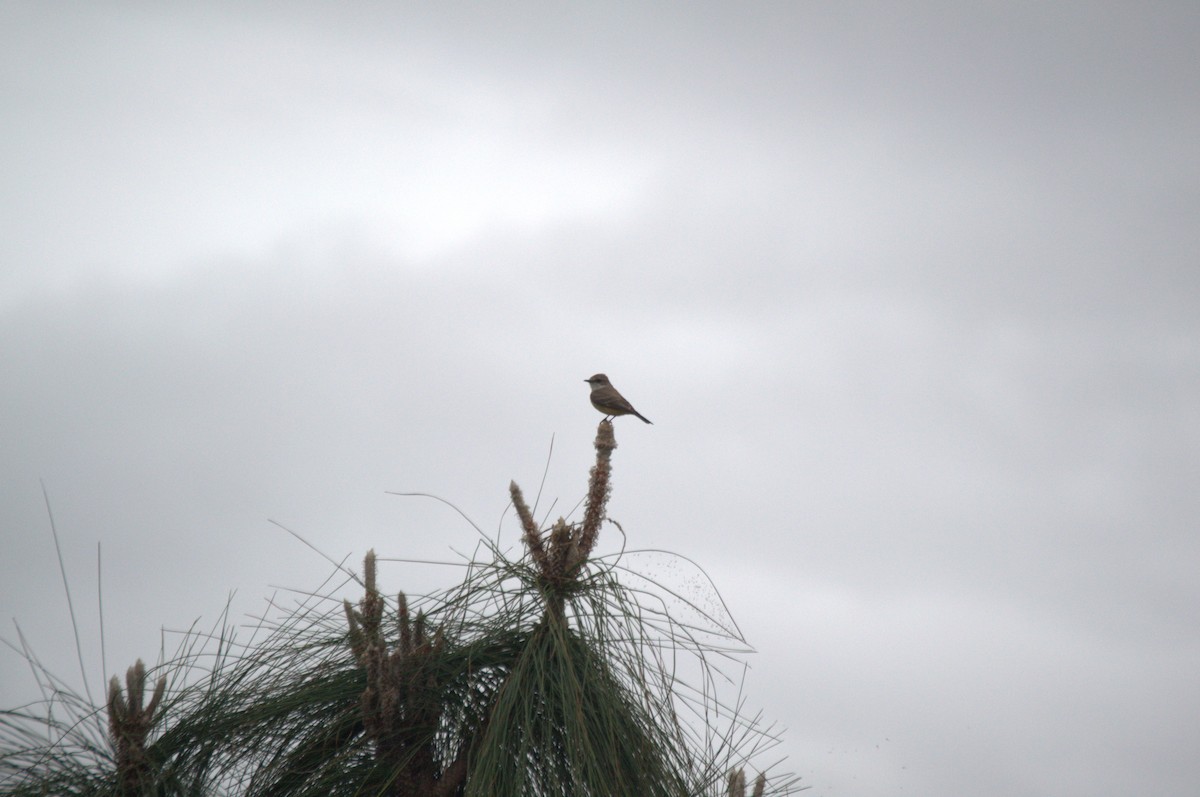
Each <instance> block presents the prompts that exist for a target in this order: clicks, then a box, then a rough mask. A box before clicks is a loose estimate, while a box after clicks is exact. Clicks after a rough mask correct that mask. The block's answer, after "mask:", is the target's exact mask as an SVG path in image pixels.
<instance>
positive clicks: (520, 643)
mask: <svg viewBox="0 0 1200 797" xmlns="http://www.w3.org/2000/svg"><path fill="white" fill-rule="evenodd" d="M595 448H596V452H597V456H596V464H595V466H594V467H593V468H592V471H591V474H590V478H589V480H588V493H587V498H586V499H585V507H584V512H583V518H582V520H580V521H578V522H568V521H566V520H564V519H559V520H557V521H556V522H555V523H553V524H552V525H550V527H549V528H545V529H543V528H541V527H539V526H538V524H537V523H536V522H535V521H534V517H533V512H532V511H531V510H530V508H529V506H528V505H527V504H526V502H525V499H524V497H523V495H522V493H521V490H520V488H518V487H517V485H516V484H515V483H514V484H512V485H511V487H510V496H511V499H512V503H513V507H514V508H515V510H516V515H517V518H518V519H519V522H520V525H521V535H522V536H521V539H522V542H523V548H524V554H523V555H522V556H521V557H520V558H518V559H515V560H512V559H509V558H507V557H506V556H505V554H504V552H503V551H502V550H501V549H500V547H499V546H498V545H496V544H494V543H492V542H490V541H485V543H484V544H483V550H484V551H486V552H487V556H478V555H477V556H475V557H473V558H472V560H471V561H470V562H469V563H468V565H467V568H466V576H465V578H464V579H463V581H462V583H461V584H459V585H458V586H457V587H455V588H453V589H450V590H447V591H444V592H440V593H435V594H430V595H425V596H422V597H419V598H414V599H411V600H410V599H409V597H408V596H406V595H405V594H404V593H402V592H401V593H398V594H396V595H395V597H390V596H385V595H383V594H382V593H381V592H380V591H379V589H378V586H377V574H376V570H377V565H376V557H375V554H374V552H373V551H372V552H369V553H368V554H367V556H366V559H365V562H364V567H363V576H362V579H361V581H359V583H360V584H361V585H362V587H363V596H362V598H361V599H360V600H359V601H357V603H356V604H352V603H351V602H350V601H343V602H341V604H340V605H339V604H338V603H337V601H335V600H334V599H333V598H332V597H331V596H329V595H325V594H319V593H318V594H313V595H309V596H308V597H307V598H306V599H305V600H304V601H303V602H301V603H300V604H299V605H298V606H297V607H293V608H292V609H291V610H290V611H287V612H285V613H283V614H282V618H281V619H278V620H274V621H271V622H270V623H267V621H265V620H264V621H263V624H262V625H260V626H259V628H258V630H259V631H265V632H266V633H265V634H263V635H262V638H261V639H257V640H252V641H251V642H249V643H245V644H241V643H237V642H236V638H235V635H234V634H233V632H231V631H230V630H229V629H228V626H224V627H223V628H222V630H221V631H220V632H219V633H216V632H211V633H209V634H204V633H200V632H197V631H195V630H193V631H192V632H189V633H188V634H187V635H186V636H185V640H186V641H185V644H184V646H183V647H182V648H181V651H180V654H179V655H178V656H177V657H176V658H175V659H173V660H172V661H171V662H169V663H167V664H165V665H163V666H160V667H158V668H156V669H155V671H154V672H153V673H151V674H148V673H147V672H146V669H145V667H144V665H143V664H142V663H141V662H140V661H139V662H138V663H137V664H136V665H135V666H134V667H131V668H130V669H129V672H128V673H127V677H126V680H125V683H124V686H122V684H121V682H120V681H119V680H118V679H117V678H115V677H114V678H113V679H112V681H111V682H110V684H109V689H108V695H107V700H106V701H105V704H104V705H103V706H101V707H93V706H92V705H91V704H90V703H89V701H87V700H85V699H84V698H81V697H79V696H78V695H75V694H74V693H72V692H70V690H68V689H66V688H65V687H64V686H63V685H62V684H61V682H59V681H57V680H55V679H53V678H52V677H50V676H49V675H48V673H47V672H46V671H45V670H44V668H40V665H39V666H35V671H37V672H41V673H42V676H43V677H42V678H41V683H42V686H43V689H44V691H45V693H46V699H45V701H43V702H42V703H39V704H36V705H34V706H28V707H24V708H21V709H15V710H10V711H3V712H0V794H2V795H13V797H18V796H20V797H24V796H25V795H31V796H32V795H50V794H53V795H119V796H120V797H148V796H149V795H163V796H164V797H165V796H166V795H180V796H183V795H195V796H196V797H201V795H225V794H229V795H264V796H265V795H278V796H280V797H283V796H287V797H291V796H292V795H296V796H300V795H312V797H330V796H336V795H377V796H378V797H483V796H484V795H487V796H488V797H509V796H510V795H511V796H512V797H568V796H569V795H570V796H573V795H581V796H584V797H609V796H610V795H611V796H612V797H618V796H620V797H627V796H629V795H638V797H691V796H692V795H711V796H712V797H749V795H751V794H752V795H754V796H755V797H762V796H763V795H766V794H786V793H790V792H791V791H793V790H794V789H795V785H796V779H795V778H794V777H792V776H789V775H786V774H781V775H774V776H772V777H770V778H768V777H767V776H766V775H764V774H759V775H758V776H757V778H756V779H755V780H754V782H753V784H751V785H750V786H748V785H747V781H746V774H745V770H746V768H747V767H748V766H750V764H751V761H752V760H753V761H758V760H759V759H760V758H761V757H762V755H763V753H764V751H766V750H769V749H770V748H771V747H773V746H774V745H775V744H776V743H777V742H778V739H777V737H776V736H775V735H774V733H773V729H772V728H771V727H763V726H762V725H761V724H760V720H759V717H758V716H754V717H747V716H746V715H745V714H744V703H743V699H742V698H741V696H740V690H739V689H738V682H737V681H736V680H735V679H733V678H730V677H729V676H727V675H726V673H725V672H724V671H723V670H722V668H721V666H719V665H720V664H729V663H733V664H735V665H736V664H737V661H738V660H737V658H736V655H735V654H736V653H738V652H744V651H745V645H744V642H743V641H742V640H741V637H740V634H738V633H737V631H736V626H734V625H733V624H732V621H731V620H728V618H727V617H725V616H717V615H718V614H720V613H714V612H712V611H710V610H706V609H704V608H702V607H700V606H698V605H696V604H695V603H693V602H689V601H687V600H686V599H685V598H683V597H682V596H681V595H680V594H678V593H677V592H674V591H672V590H671V589H669V588H668V587H665V586H663V585H661V584H656V583H655V582H653V581H652V580H650V579H648V578H647V577H646V576H644V575H635V574H632V571H630V570H629V569H627V568H626V567H625V566H624V565H622V564H621V556H620V555H616V556H613V557H608V558H605V557H593V556H592V553H593V550H594V548H595V545H596V541H597V539H598V536H599V532H600V530H601V526H602V525H604V523H605V522H606V521H607V516H606V507H607V502H608V497H609V494H610V485H609V478H610V474H611V456H612V452H613V450H614V449H615V448H616V442H615V439H614V437H613V430H612V424H611V422H609V421H602V422H601V424H600V427H599V430H598V433H597V437H596V441H595ZM608 522H612V521H608ZM622 577H625V578H624V579H623V578H622ZM355 580H358V579H357V578H356V579H355ZM630 582H632V585H631V583H630ZM680 604H683V605H686V606H687V607H688V610H689V611H688V612H687V614H688V617H687V618H686V619H681V618H680V617H679V616H678V613H677V612H676V613H673V612H672V611H669V610H668V609H669V607H670V606H672V605H680ZM31 664H35V665H36V661H35V660H33V659H32V658H31ZM151 675H153V676H154V681H153V686H152V687H150V688H149V689H148V687H149V684H150V682H149V680H148V679H149V678H150V676H151ZM729 687H732V689H733V690H734V691H735V692H737V693H738V694H737V697H736V698H735V699H734V700H733V701H729V700H727V699H722V698H721V697H719V695H720V694H722V693H725V692H728V691H729ZM147 691H149V695H147ZM768 769H771V767H768Z"/></svg>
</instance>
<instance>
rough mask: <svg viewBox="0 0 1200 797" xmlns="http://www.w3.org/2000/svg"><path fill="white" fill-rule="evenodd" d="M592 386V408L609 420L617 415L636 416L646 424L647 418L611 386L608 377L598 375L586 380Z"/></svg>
mask: <svg viewBox="0 0 1200 797" xmlns="http://www.w3.org/2000/svg"><path fill="white" fill-rule="evenodd" d="M583 381H584V382H587V383H588V384H589V385H591V386H592V406H593V407H595V408H596V409H598V410H600V411H601V412H603V413H604V415H605V416H606V419H607V418H612V417H613V416H616V415H636V416H637V417H639V418H641V419H642V420H643V421H646V423H650V421H648V420H646V417H645V416H644V415H642V414H641V413H640V412H638V411H637V410H635V409H634V408H633V405H632V404H630V403H629V402H628V401H626V400H625V397H624V396H622V395H621V394H620V393H618V392H617V389H616V388H615V387H613V386H612V385H611V384H609V381H608V377H607V376H605V375H604V374H596V375H595V376H593V377H592V378H591V379H585V380H583Z"/></svg>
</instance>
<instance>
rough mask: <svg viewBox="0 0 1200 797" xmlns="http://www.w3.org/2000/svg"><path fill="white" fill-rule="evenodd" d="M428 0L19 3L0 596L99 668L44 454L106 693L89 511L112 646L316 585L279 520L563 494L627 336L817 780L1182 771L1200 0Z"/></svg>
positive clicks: (660, 476)
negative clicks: (592, 385) (593, 388)
mask: <svg viewBox="0 0 1200 797" xmlns="http://www.w3.org/2000/svg"><path fill="white" fill-rule="evenodd" d="M410 6H411V7H410ZM434 8H435V6H431V5H428V4H405V3H362V4H356V6H355V9H354V10H347V9H345V8H340V7H337V6H335V5H334V4H329V5H324V4H314V3H293V4H287V5H286V9H285V8H284V7H283V6H275V5H267V4H261V5H259V6H257V7H253V6H250V7H248V6H247V4H241V3H238V4H228V5H224V6H223V5H221V4H216V3H209V4H204V8H203V9H202V10H201V9H191V10H188V9H185V8H180V7H178V6H177V5H176V4H170V5H164V6H161V7H159V6H154V5H144V4H104V5H101V4H91V5H90V6H89V7H88V8H86V9H85V8H83V7H82V6H78V5H77V7H76V8H74V10H65V9H64V7H61V6H55V7H53V8H51V7H49V6H47V5H46V4H41V3H24V2H15V3H6V4H5V5H4V6H3V10H0V143H2V145H3V146H0V173H2V174H3V175H4V179H3V180H2V181H0V204H2V206H3V207H4V209H5V210H4V213H3V214H2V216H0V385H2V386H3V389H2V390H0V430H2V434H3V450H4V455H3V457H0V467H2V469H3V471H2V474H0V490H3V494H2V496H0V535H2V536H0V540H2V542H3V552H4V555H3V556H2V557H0V613H2V615H3V619H4V621H5V623H6V626H7V628H8V630H6V631H0V636H3V637H4V638H5V639H9V640H15V638H16V630H15V627H14V626H12V624H11V621H10V618H16V620H17V621H18V622H19V623H20V625H21V628H22V629H23V631H24V633H25V635H26V636H27V637H28V639H29V641H30V642H31V644H32V645H33V646H34V648H35V650H36V651H37V652H38V654H39V655H40V656H41V658H42V659H43V660H44V661H45V662H46V663H47V664H48V665H49V666H51V668H52V669H54V670H55V671H56V672H57V673H59V674H60V675H62V676H64V677H66V678H67V679H68V681H70V682H72V683H75V684H78V682H79V679H80V677H79V675H78V668H77V665H76V664H75V659H74V648H73V643H72V640H71V634H70V624H69V621H68V616H67V608H66V601H65V598H64V596H63V590H62V586H61V583H60V577H59V575H58V566H57V560H56V558H55V554H54V549H53V545H52V541H51V537H50V533H49V528H48V522H47V518H46V511H45V506H44V504H43V498H42V494H41V487H40V485H39V479H41V480H44V482H45V484H46V487H47V490H48V491H49V494H50V497H51V500H52V504H53V509H54V514H55V519H56V521H57V524H58V530H59V534H60V537H61V539H62V543H63V547H64V555H65V560H66V566H67V568H68V571H69V575H70V580H71V585H72V589H73V591H74V598H75V603H76V608H77V611H79V612H80V613H81V615H82V625H83V628H82V632H83V644H84V652H85V656H86V657H87V658H86V662H85V663H86V664H87V666H88V668H89V677H90V681H91V685H92V688H93V690H94V691H99V689H100V685H101V684H102V683H103V680H104V679H105V677H106V676H105V675H104V674H102V673H101V672H100V669H101V662H100V654H99V635H98V633H97V631H96V625H97V623H96V611H97V610H96V594H97V584H96V581H97V576H96V544H97V542H100V543H101V544H102V551H103V576H102V578H103V601H104V621H105V635H106V652H107V667H108V673H109V674H111V673H113V672H122V671H123V670H124V668H125V667H126V666H128V665H129V664H131V663H132V661H133V660H134V659H135V658H137V657H139V656H140V657H143V658H145V659H147V660H148V661H149V660H154V659H156V658H157V656H158V655H159V649H160V646H161V644H162V642H161V640H160V629H161V628H163V627H167V628H182V627H186V626H187V625H189V624H190V623H191V622H192V621H193V620H194V619H195V618H196V617H198V616H201V617H203V618H204V621H205V622H206V623H211V622H214V621H215V620H216V619H217V616H218V614H219V612H220V610H221V608H222V607H223V606H224V604H225V602H226V599H227V596H228V594H229V593H230V591H234V590H236V596H235V598H234V602H233V611H234V613H235V615H237V616H238V617H239V618H240V617H241V616H242V615H245V614H248V613H255V612H259V611H261V610H262V607H263V600H264V599H265V598H266V597H268V596H270V595H271V594H272V593H273V591H274V590H275V589H276V588H277V587H281V588H294V589H314V588H316V587H317V586H319V585H320V583H321V581H322V580H323V579H324V577H325V576H326V575H328V573H329V570H330V567H329V565H328V563H327V562H325V561H324V560H323V559H321V558H320V557H319V556H317V555H316V554H314V553H313V552H312V551H310V550H309V549H308V548H306V547H304V546H303V545H302V544H300V543H299V542H297V541H295V540H294V539H293V538H291V537H290V536H288V535H287V534H286V533H285V532H283V531H281V530H279V529H278V528H276V527H275V526H273V525H271V524H270V523H268V518H271V519H274V520H277V521H279V522H281V523H284V524H285V525H287V526H289V527H290V528H293V529H295V530H296V531H297V532H299V533H301V534H303V535H304V536H305V537H306V538H307V539H308V540H310V541H311V542H312V543H313V544H314V545H316V546H318V547H319V548H320V549H321V550H323V551H325V552H327V553H329V554H330V555H332V556H334V557H335V558H341V557H343V556H349V557H350V562H351V563H352V564H354V565H355V566H357V565H358V563H359V562H360V561H361V557H362V555H363V554H364V553H365V551H366V550H367V549H368V548H370V547H374V548H375V549H376V550H377V551H378V552H379V554H380V555H381V556H383V557H407V558H417V559H443V560H445V559H453V558H454V557H455V554H454V553H453V551H454V550H458V551H466V550H470V549H471V548H472V547H473V545H474V541H475V532H474V531H473V530H472V529H471V528H470V527H469V526H468V525H467V524H466V523H465V522H464V521H462V520H461V519H460V518H459V517H457V516H456V515H454V514H453V513H452V512H451V511H449V510H447V509H446V508H445V507H442V506H440V505H437V504H435V503H433V502H430V501H422V500H419V499H404V498H397V497H395V496H390V495H386V494H385V491H387V490H401V491H403V490H418V491H425V492H431V493H436V494H438V495H440V496H442V497H444V498H447V499H449V500H452V501H454V502H455V503H456V504H458V505H459V506H460V507H461V508H462V509H463V510H464V511H465V512H466V513H468V514H469V515H470V516H471V517H472V518H473V519H475V520H476V522H478V523H479V524H480V525H481V526H482V527H484V528H485V529H486V530H488V531H489V532H490V531H494V530H495V529H496V528H497V524H498V522H499V521H500V518H501V515H502V513H503V511H504V508H505V505H506V502H507V485H508V482H509V480H510V479H515V480H517V481H518V482H519V483H520V484H522V485H523V486H524V487H525V489H526V491H527V492H528V493H532V492H534V491H535V490H536V488H537V484H538V482H539V480H540V478H541V473H542V468H543V466H544V464H545V461H546V457H547V452H548V449H549V445H550V439H551V436H552V435H554V436H555V438H554V440H555V441H554V450H553V455H552V457H551V461H550V469H549V475H548V477H547V480H546V492H545V495H546V498H545V499H544V500H543V506H545V505H547V504H548V502H549V501H550V500H554V499H557V500H558V502H559V503H558V505H557V507H556V508H555V509H554V514H558V513H560V512H565V511H567V510H568V509H569V508H570V507H572V506H574V505H575V503H576V501H577V500H578V499H579V497H580V496H581V495H582V492H583V489H584V481H585V479H586V472H587V468H588V466H589V465H590V457H591V453H592V452H591V448H590V443H591V439H592V436H593V434H594V432H595V425H596V421H597V420H598V416H597V415H596V414H595V412H594V410H592V408H591V407H590V405H589V404H588V402H587V386H586V385H584V384H583V381H582V380H583V379H584V378H586V377H587V376H590V375H591V374H592V373H594V372H596V371H605V372H607V373H608V374H609V376H610V377H611V378H612V380H613V382H614V384H615V385H616V386H617V387H618V388H619V389H621V390H622V392H624V393H625V395H626V396H627V397H629V398H630V399H631V400H632V401H633V402H634V404H635V405H636V406H637V407H638V409H639V410H641V412H642V413H644V414H645V415H646V416H647V417H649V418H650V419H652V420H653V421H654V422H655V425H654V426H645V425H643V424H641V423H639V422H637V421H636V420H630V419H622V420H619V421H618V422H617V438H618V441H619V444H620V448H619V449H618V451H617V453H616V455H615V477H614V478H615V493H614V497H613V500H612V503H611V505H610V514H611V515H612V516H613V517H615V518H617V519H618V520H619V521H621V523H622V525H623V526H624V528H625V529H626V531H627V532H628V534H629V538H630V540H629V542H630V545H631V546H632V547H637V548H657V549H666V550H671V551H676V552H679V553H680V554H683V555H686V556H688V557H690V558H692V559H694V560H695V561H697V562H699V563H700V564H701V565H702V566H703V567H704V568H705V569H706V570H707V572H708V574H709V575H710V576H711V577H712V579H713V580H714V581H715V583H716V584H717V586H718V588H719V589H720V590H721V593H722V594H723V596H724V597H725V599H726V601H727V602H728V604H729V606H730V608H731V610H732V612H733V614H734V616H735V617H736V619H737V620H738V622H739V623H740V625H741V627H742V630H743V631H744V632H745V633H746V635H747V637H748V640H749V642H750V643H751V644H752V645H754V646H755V648H756V649H757V651H758V652H757V653H756V654H754V655H753V656H752V657H751V664H752V669H751V670H750V673H749V675H748V679H747V684H746V690H747V695H748V698H749V700H750V702H751V704H752V705H753V706H756V707H761V708H762V709H763V711H764V714H765V715H766V716H767V717H768V718H772V719H777V720H778V721H779V722H780V723H781V724H782V725H785V726H786V727H787V729H788V730H787V734H786V737H785V739H786V740H785V743H784V745H783V746H782V748H781V749H780V752H781V754H786V755H788V756H789V759H790V760H789V762H788V766H789V767H790V768H791V769H793V770H794V771H796V772H797V773H799V774H800V775H802V776H803V778H804V781H803V782H804V783H806V784H807V785H810V786H812V787H813V789H812V791H811V792H808V793H809V794H813V795H814V796H816V795H862V796H863V797H882V796H883V795H896V794H914V795H927V796H929V797H954V796H956V795H962V794H971V795H975V797H992V796H996V797H999V796H1000V795H1005V796H1007V795H1014V794H1019V795H1055V797H1069V796H1071V795H1081V796H1082V795H1089V797H1095V795H1129V794H1154V795H1174V794H1180V795H1182V794H1190V793H1193V791H1194V789H1195V783H1196V782H1197V781H1200V763H1198V759H1197V757H1196V751H1197V750H1200V719H1198V718H1200V679H1198V678H1197V675H1196V673H1197V672H1200V631H1198V629H1200V580H1198V579H1197V576H1196V574H1197V572H1200V536H1198V535H1197V530H1196V527H1195V524H1196V519H1197V517H1198V515H1200V511H1198V510H1200V498H1197V493H1198V491H1197V490H1196V484H1197V482H1198V481H1200V401H1198V397H1200V268H1198V265H1197V261H1196V252H1197V250H1198V249H1200V225H1198V224H1197V218H1200V148H1198V147H1197V145H1196V142H1197V141H1198V140H1200V105H1198V104H1197V102H1196V98H1197V96H1200V66H1198V63H1200V62H1198V61H1197V57H1196V52H1197V50H1198V49H1200V6H1197V5H1196V4H1195V3H1190V2H1180V3H1136V4H1133V3H1131V4H1117V3H1101V2H1089V3H1069V2H1063V3H1051V4H1043V3H1004V4H1001V3H973V4H968V5H963V4H959V3H945V4H937V3H905V4H885V3H855V2H837V3H771V4H767V3H756V4H748V5H747V4H711V3H699V4H689V5H687V6H684V5H670V6H668V5H660V4H643V3H627V4H619V3H606V4H603V5H599V4H590V5H588V6H587V7H585V6H584V4H574V5H569V6H567V7H563V6H554V7H549V8H547V7H539V6H533V5H524V6H514V5H513V4H512V3H502V4H501V3H495V4H492V5H491V6H490V7H489V6H486V5H485V6H476V5H470V6H469V5H456V4H437V5H436V10H434ZM505 533H506V534H507V535H508V537H507V539H509V540H510V541H512V543H513V544H514V545H515V540H516V535H517V532H516V529H515V526H513V524H512V523H511V522H509V524H508V525H507V526H506V532H505ZM617 546H618V540H617V539H616V538H615V535H613V534H612V533H611V532H610V533H609V536H608V537H607V538H602V541H601V548H602V549H604V550H606V551H612V550H615V548H616V547H617ZM654 566H661V562H660V563H658V564H656V565H654ZM381 579H382V581H383V583H384V584H385V585H386V586H387V588H388V589H389V590H393V589H407V590H410V591H413V592H418V591H421V590H422V589H429V588H433V587H436V586H439V585H441V586H448V585H450V584H452V583H454V579H455V571H454V570H453V569H449V568H440V569H439V568H436V567H420V566H414V565H402V564H398V563H393V564H389V565H387V566H385V567H384V568H383V570H382V573H381ZM166 645H167V648H168V652H171V650H172V649H173V648H172V645H173V643H172V642H171V641H169V640H168V642H167V643H166ZM34 696H36V689H35V685H34V683H33V681H32V678H31V677H30V676H29V673H28V668H27V667H26V665H25V664H24V662H23V661H22V660H21V659H20V658H19V657H18V656H16V655H15V654H13V653H12V652H11V651H8V650H6V649H0V703H2V704H3V705H5V706H12V705H15V704H17V703H18V702H21V701H23V700H27V699H30V698H32V697H34Z"/></svg>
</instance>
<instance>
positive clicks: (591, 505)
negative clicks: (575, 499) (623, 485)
mask: <svg viewBox="0 0 1200 797" xmlns="http://www.w3.org/2000/svg"><path fill="white" fill-rule="evenodd" d="M594 445H595V447H596V464H595V465H593V466H592V470H591V472H590V473H589V474H588V494H587V505H586V507H585V508H584V510H583V531H582V532H581V533H580V536H579V554H578V556H579V558H580V561H582V560H583V559H586V558H587V557H588V555H589V554H591V552H592V549H593V548H594V547H596V538H597V537H598V536H599V534H600V524H601V523H602V522H603V521H604V516H605V510H606V509H607V507H608V498H609V496H610V495H611V494H612V486H611V485H610V483H609V479H610V477H611V476H612V452H613V451H614V450H615V449H616V447H617V440H616V437H615V436H614V435H613V425H612V422H611V421H601V422H600V426H599V427H598V428H597V429H596V440H595V443H594Z"/></svg>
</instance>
